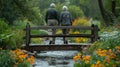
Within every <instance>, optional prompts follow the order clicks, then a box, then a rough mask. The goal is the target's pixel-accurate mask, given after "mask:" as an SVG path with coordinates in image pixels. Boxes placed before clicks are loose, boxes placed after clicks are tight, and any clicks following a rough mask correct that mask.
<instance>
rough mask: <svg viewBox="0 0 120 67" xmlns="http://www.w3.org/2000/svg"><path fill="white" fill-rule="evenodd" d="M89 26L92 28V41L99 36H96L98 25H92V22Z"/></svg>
mask: <svg viewBox="0 0 120 67" xmlns="http://www.w3.org/2000/svg"><path fill="white" fill-rule="evenodd" d="M91 27H92V30H91V43H93V42H95V41H97V39H98V38H99V37H98V31H99V29H98V26H97V25H94V24H92V26H91Z"/></svg>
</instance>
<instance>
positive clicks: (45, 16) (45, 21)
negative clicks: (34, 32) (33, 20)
mask: <svg viewBox="0 0 120 67" xmlns="http://www.w3.org/2000/svg"><path fill="white" fill-rule="evenodd" d="M47 17H48V11H47V12H46V15H45V22H46V23H47V19H48V18H47Z"/></svg>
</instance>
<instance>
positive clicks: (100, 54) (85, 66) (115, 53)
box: [73, 46, 120, 67]
mask: <svg viewBox="0 0 120 67" xmlns="http://www.w3.org/2000/svg"><path fill="white" fill-rule="evenodd" d="M73 60H74V61H75V65H74V67H119V66H120V46H116V47H115V48H113V49H108V50H106V49H98V50H96V51H94V52H93V54H90V55H86V54H85V55H84V54H81V53H78V54H77V55H76V56H74V57H73Z"/></svg>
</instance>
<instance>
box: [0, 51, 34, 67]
mask: <svg viewBox="0 0 120 67" xmlns="http://www.w3.org/2000/svg"><path fill="white" fill-rule="evenodd" d="M34 62H35V57H34V56H32V55H28V54H27V51H25V50H21V49H16V50H2V49H0V67H31V66H32V65H33V64H34Z"/></svg>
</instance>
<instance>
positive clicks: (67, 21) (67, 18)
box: [60, 6, 72, 44]
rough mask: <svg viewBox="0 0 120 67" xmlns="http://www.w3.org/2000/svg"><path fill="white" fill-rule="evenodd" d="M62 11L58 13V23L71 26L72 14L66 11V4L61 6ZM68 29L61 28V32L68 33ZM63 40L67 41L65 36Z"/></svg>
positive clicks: (66, 42)
mask: <svg viewBox="0 0 120 67" xmlns="http://www.w3.org/2000/svg"><path fill="white" fill-rule="evenodd" d="M62 10H63V11H62V12H61V13H60V25H61V26H71V25H72V16H71V14H70V12H69V11H68V8H67V6H63V8H62ZM69 30H70V29H62V33H63V34H69ZM63 41H64V43H65V44H68V41H67V39H66V38H65V37H63Z"/></svg>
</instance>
